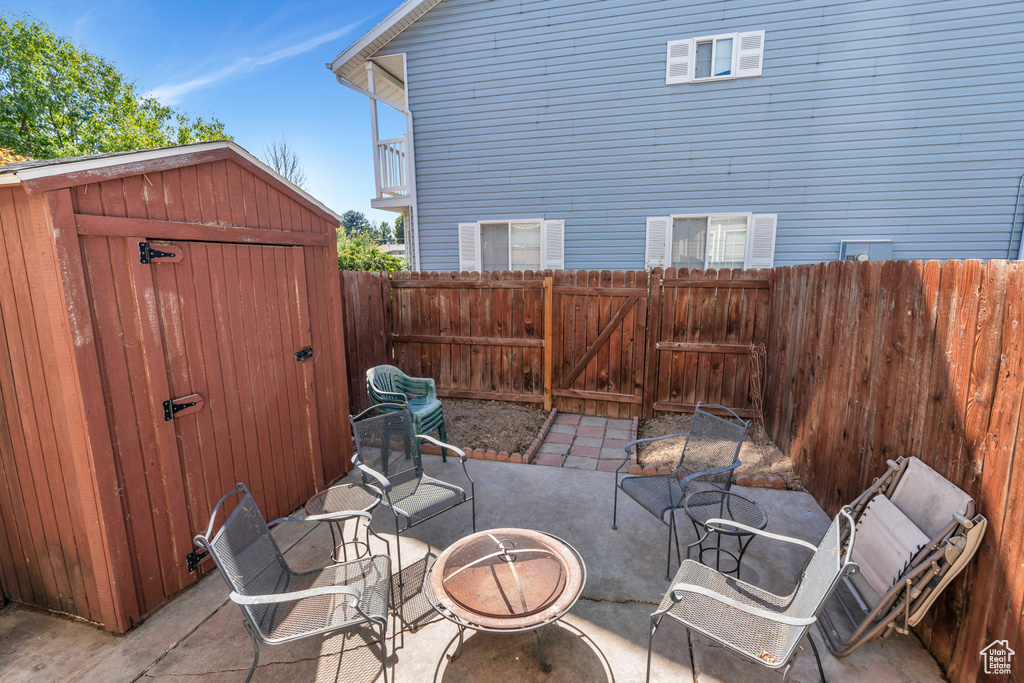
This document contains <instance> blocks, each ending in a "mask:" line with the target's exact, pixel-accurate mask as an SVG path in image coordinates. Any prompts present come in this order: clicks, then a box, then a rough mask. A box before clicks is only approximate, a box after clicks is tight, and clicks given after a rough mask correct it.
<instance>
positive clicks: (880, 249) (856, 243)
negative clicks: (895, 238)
mask: <svg viewBox="0 0 1024 683" xmlns="http://www.w3.org/2000/svg"><path fill="white" fill-rule="evenodd" d="M891 259H892V240H843V241H842V242H840V243H839V260H840V261H889V260H891Z"/></svg>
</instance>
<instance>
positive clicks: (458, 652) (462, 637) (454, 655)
mask: <svg viewBox="0 0 1024 683" xmlns="http://www.w3.org/2000/svg"><path fill="white" fill-rule="evenodd" d="M465 635H466V627H465V626H459V644H458V646H457V647H456V648H455V652H453V653H451V654H450V655H448V661H449V662H454V661H455V659H456V658H457V657H458V656H459V655H461V654H462V643H464V642H465Z"/></svg>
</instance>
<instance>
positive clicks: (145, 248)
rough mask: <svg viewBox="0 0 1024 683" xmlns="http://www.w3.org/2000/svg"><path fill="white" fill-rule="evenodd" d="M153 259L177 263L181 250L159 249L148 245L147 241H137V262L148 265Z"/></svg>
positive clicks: (179, 259)
mask: <svg viewBox="0 0 1024 683" xmlns="http://www.w3.org/2000/svg"><path fill="white" fill-rule="evenodd" d="M161 246H163V245H161ZM164 248H165V249H166V248H167V247H164ZM154 261H156V262H170V263H177V262H178V261H181V252H180V251H179V252H172V251H160V250H159V249H154V248H153V247H152V246H150V244H149V242H147V241H142V242H139V263H142V264H145V265H149V264H151V263H153V262H154Z"/></svg>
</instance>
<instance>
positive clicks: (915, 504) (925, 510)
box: [890, 458, 971, 539]
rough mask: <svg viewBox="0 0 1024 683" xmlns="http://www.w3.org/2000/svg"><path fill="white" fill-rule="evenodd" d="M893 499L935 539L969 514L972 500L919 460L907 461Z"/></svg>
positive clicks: (913, 520) (904, 512)
mask: <svg viewBox="0 0 1024 683" xmlns="http://www.w3.org/2000/svg"><path fill="white" fill-rule="evenodd" d="M905 466H906V468H907V469H906V471H905V472H903V476H901V477H900V480H899V482H898V483H897V484H896V488H895V490H893V492H892V496H890V500H891V501H892V502H893V504H894V505H895V506H896V507H898V508H899V509H900V510H901V511H902V512H903V514H905V515H906V516H907V517H909V518H910V520H911V521H912V522H913V523H914V524H915V525H916V526H917V528H918V529H920V530H921V531H923V532H924V533H925V534H927V536H928V538H930V539H933V538H935V536H936V535H937V534H939V533H940V532H941V531H942V530H943V529H944V528H945V527H946V525H948V524H949V523H950V522H951V521H953V513H959V514H961V515H963V514H966V512H967V504H968V503H969V502H970V500H971V497H970V496H969V495H967V494H966V493H964V492H963V491H961V490H960V489H958V488H957V487H956V486H954V485H953V484H952V483H950V482H949V481H948V480H947V479H946V478H945V477H943V476H942V475H941V474H939V473H938V472H936V471H935V470H933V469H932V468H931V467H929V466H928V465H925V464H924V463H923V462H921V461H920V460H918V459H917V458H907V462H906V465H905Z"/></svg>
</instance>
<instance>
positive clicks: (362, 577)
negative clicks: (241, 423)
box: [195, 484, 391, 683]
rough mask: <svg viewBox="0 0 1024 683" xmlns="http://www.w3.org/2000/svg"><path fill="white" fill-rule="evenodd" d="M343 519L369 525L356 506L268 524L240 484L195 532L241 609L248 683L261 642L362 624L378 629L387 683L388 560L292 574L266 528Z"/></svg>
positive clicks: (373, 558) (284, 640) (381, 558)
mask: <svg viewBox="0 0 1024 683" xmlns="http://www.w3.org/2000/svg"><path fill="white" fill-rule="evenodd" d="M232 496H241V500H240V501H239V502H238V506H237V507H236V508H235V509H234V510H233V511H232V512H231V514H230V515H228V518H227V519H226V520H225V521H224V524H222V525H221V527H220V528H219V529H218V530H217V533H216V534H214V533H213V530H214V527H215V525H216V522H217V513H218V512H220V509H221V508H222V507H223V505H224V502H225V501H226V500H227V499H228V498H230V497H232ZM346 516H347V517H361V518H363V519H364V522H363V523H365V524H367V525H369V523H370V515H369V514H368V513H366V512H362V511H359V512H339V513H331V514H325V515H311V516H308V517H282V518H281V519H277V520H274V521H273V522H271V523H270V524H267V522H266V521H265V520H264V519H263V515H262V514H261V513H260V511H259V508H258V507H257V506H256V501H255V500H253V498H252V495H251V494H250V493H249V490H248V489H247V488H246V487H245V485H244V484H238V486H237V488H236V489H235V490H234V491H231V492H230V493H228V494H225V495H224V496H223V497H222V498H221V499H220V501H218V502H217V505H216V507H215V508H214V509H213V514H211V515H210V524H209V526H208V527H207V529H206V532H205V533H202V534H199V535H197V536H196V537H195V544H196V545H197V546H200V547H201V548H204V549H205V550H206V551H207V552H208V553H209V554H210V557H211V558H213V561H214V563H215V564H216V565H217V569H219V570H220V573H221V576H223V577H224V580H225V581H226V582H227V584H228V587H229V588H230V589H231V593H230V595H229V597H230V598H231V601H232V602H234V603H235V604H237V605H238V606H239V607H240V608H241V610H242V615H243V617H244V623H245V630H246V631H248V632H249V639H250V640H251V641H252V647H253V650H255V655H254V657H253V661H252V667H251V668H250V669H249V675H248V676H247V677H246V679H245V680H246V683H248V681H249V680H250V679H251V678H252V675H253V673H255V671H256V665H257V664H259V661H260V643H264V644H266V645H278V644H281V643H288V642H291V641H294V640H299V639H301V638H308V637H310V636H317V635H326V634H329V633H338V632H341V631H357V630H360V629H367V628H369V629H371V630H375V631H378V637H379V644H380V663H381V667H382V668H383V671H384V683H387V680H388V671H387V618H388V610H389V600H390V594H391V559H390V558H389V557H388V556H387V555H372V556H369V557H366V558H363V559H359V560H354V561H352V562H342V563H338V564H331V565H328V566H326V567H324V568H322V569H314V570H311V571H305V572H295V571H292V569H291V567H289V566H288V562H287V561H286V560H285V559H284V554H283V553H282V552H281V548H280V547H279V546H278V545H277V541H276V540H274V537H273V535H271V533H270V527H271V526H274V525H276V524H280V523H281V522H289V521H303V522H322V521H332V520H338V519H342V518H344V517H346Z"/></svg>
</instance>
